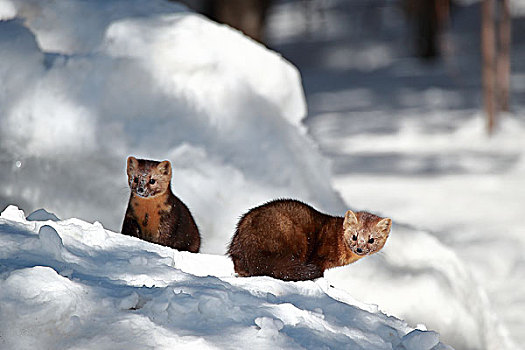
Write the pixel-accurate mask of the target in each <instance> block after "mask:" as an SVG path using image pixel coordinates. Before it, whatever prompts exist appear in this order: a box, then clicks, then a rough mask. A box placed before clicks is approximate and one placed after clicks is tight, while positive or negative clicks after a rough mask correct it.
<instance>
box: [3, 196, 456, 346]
mask: <svg viewBox="0 0 525 350" xmlns="http://www.w3.org/2000/svg"><path fill="white" fill-rule="evenodd" d="M28 220H29V221H28ZM28 220H26V218H25V215H24V213H23V212H22V211H20V210H18V208H16V207H14V206H10V207H8V208H7V209H6V210H5V211H4V212H3V213H2V215H1V217H0V242H1V245H0V246H1V249H0V262H1V264H0V302H1V305H2V306H1V307H0V320H2V322H0V348H2V349H53V350H58V349H96V350H102V349H137V350H138V349H141V350H142V349H173V348H177V349H240V348H248V347H249V348H251V349H298V348H306V349H321V348H330V349H341V348H352V349H363V350H365V349H366V350H368V349H385V350H387V349H398V350H420V349H434V350H438V349H443V350H444V349H450V347H447V346H445V345H443V344H441V343H440V342H439V335H438V334H437V333H435V332H432V331H425V330H424V329H423V330H421V329H413V328H411V327H409V326H408V325H407V324H406V323H405V322H404V321H401V320H398V319H396V318H394V317H388V316H386V315H384V314H383V313H381V312H380V311H378V309H377V307H376V306H373V305H367V304H363V303H360V302H358V301H356V300H355V299H353V298H352V297H351V296H350V295H349V294H348V293H345V292H343V291H341V290H338V289H335V288H333V287H331V286H330V285H329V284H328V282H327V281H326V280H325V279H319V280H317V281H315V282H314V281H306V282H297V283H289V282H283V281H279V280H275V279H273V278H270V277H257V278H237V277H235V276H233V267H232V263H231V261H230V259H228V258H227V257H225V256H219V255H207V254H193V253H188V252H178V251H174V250H172V249H170V248H166V247H162V246H158V245H154V244H151V243H148V242H144V241H141V240H139V239H135V238H131V237H127V236H123V235H121V234H119V233H114V232H111V231H107V230H105V229H104V228H103V227H102V225H101V224H100V223H98V222H96V223H94V224H90V223H87V222H85V221H81V220H78V219H69V220H65V221H55V220H56V218H53V217H52V216H51V215H50V214H49V213H47V212H45V211H43V210H39V211H37V212H35V213H33V214H31V215H29V217H28ZM35 220H36V221H35Z"/></svg>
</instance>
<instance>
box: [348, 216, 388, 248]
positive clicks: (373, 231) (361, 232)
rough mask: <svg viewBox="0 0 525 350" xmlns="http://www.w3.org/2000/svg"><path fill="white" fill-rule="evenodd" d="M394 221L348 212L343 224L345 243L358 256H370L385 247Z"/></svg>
mask: <svg viewBox="0 0 525 350" xmlns="http://www.w3.org/2000/svg"><path fill="white" fill-rule="evenodd" d="M391 227H392V220H390V219H388V218H382V217H379V216H377V215H374V214H370V213H367V212H358V213H354V212H352V211H351V210H348V211H347V212H346V214H345V219H344V222H343V229H344V237H345V241H346V243H347V244H348V246H349V247H350V249H351V250H352V252H353V253H355V254H357V255H361V256H364V255H370V254H373V253H375V252H377V251H379V250H380V249H381V248H383V246H384V245H385V242H386V239H387V238H388V234H389V233H390V228H391Z"/></svg>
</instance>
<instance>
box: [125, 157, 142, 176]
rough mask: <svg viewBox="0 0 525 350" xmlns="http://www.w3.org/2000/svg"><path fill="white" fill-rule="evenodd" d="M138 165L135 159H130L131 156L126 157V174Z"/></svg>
mask: <svg viewBox="0 0 525 350" xmlns="http://www.w3.org/2000/svg"><path fill="white" fill-rule="evenodd" d="M138 165H139V161H138V160H137V158H135V157H132V156H129V157H128V168H127V170H128V172H130V171H132V170H134V169H136V168H137V166H138Z"/></svg>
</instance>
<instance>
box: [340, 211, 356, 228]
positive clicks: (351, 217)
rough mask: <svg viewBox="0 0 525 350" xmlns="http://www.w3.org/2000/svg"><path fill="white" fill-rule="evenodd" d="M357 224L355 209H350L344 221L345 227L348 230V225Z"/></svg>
mask: <svg viewBox="0 0 525 350" xmlns="http://www.w3.org/2000/svg"><path fill="white" fill-rule="evenodd" d="M355 225H357V216H355V214H354V212H353V211H351V210H348V211H347V212H346V214H345V220H344V221H343V228H344V229H345V230H346V229H347V228H348V227H350V226H355Z"/></svg>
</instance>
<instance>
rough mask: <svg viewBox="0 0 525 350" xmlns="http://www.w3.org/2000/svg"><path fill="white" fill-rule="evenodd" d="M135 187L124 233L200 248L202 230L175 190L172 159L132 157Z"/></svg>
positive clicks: (130, 167)
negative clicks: (173, 187) (156, 159)
mask: <svg viewBox="0 0 525 350" xmlns="http://www.w3.org/2000/svg"><path fill="white" fill-rule="evenodd" d="M127 174H128V183H129V187H130V189H131V195H130V198H129V203H128V209H127V210H126V215H125V216H124V222H123V223H122V233H123V234H125V235H129V236H134V237H138V238H140V239H143V240H145V241H149V242H153V243H157V244H161V245H165V246H168V247H172V248H175V249H178V250H187V251H190V252H193V253H196V252H198V251H199V248H200V235H199V229H198V228H197V225H196V224H195V220H193V216H192V215H191V213H190V211H189V209H188V207H187V206H186V205H185V204H184V203H183V202H182V201H181V200H180V199H179V198H177V197H176V196H175V195H174V194H173V192H171V188H170V185H171V164H170V162H169V161H167V160H166V161H163V162H157V161H154V160H146V159H136V158H134V157H129V158H128V164H127Z"/></svg>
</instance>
